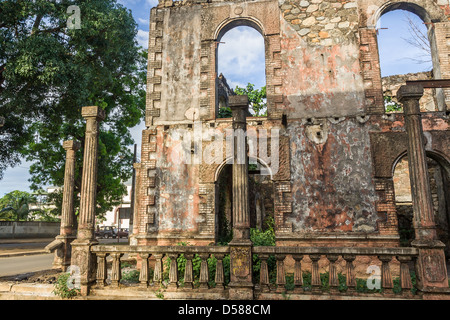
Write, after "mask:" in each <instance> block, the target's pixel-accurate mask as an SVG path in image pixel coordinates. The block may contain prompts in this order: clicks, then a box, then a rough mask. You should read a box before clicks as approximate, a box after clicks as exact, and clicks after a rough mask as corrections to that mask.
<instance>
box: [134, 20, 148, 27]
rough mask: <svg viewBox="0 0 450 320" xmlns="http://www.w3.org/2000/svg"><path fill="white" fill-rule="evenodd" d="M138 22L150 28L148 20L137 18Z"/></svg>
mask: <svg viewBox="0 0 450 320" xmlns="http://www.w3.org/2000/svg"><path fill="white" fill-rule="evenodd" d="M137 21H138V22H139V23H140V24H143V25H147V26H148V24H149V20H148V19H142V18H137Z"/></svg>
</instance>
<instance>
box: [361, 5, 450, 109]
mask: <svg viewBox="0 0 450 320" xmlns="http://www.w3.org/2000/svg"><path fill="white" fill-rule="evenodd" d="M374 6H377V5H374ZM395 10H405V11H408V12H411V13H413V14H415V15H416V16H418V17H419V18H420V19H421V20H422V21H423V22H424V23H425V24H426V27H427V34H428V41H429V43H430V47H431V59H432V65H433V77H434V79H441V78H442V72H441V63H440V59H439V53H438V44H437V39H436V33H435V30H434V23H436V22H441V21H445V20H446V18H445V15H443V14H442V12H441V11H440V9H439V8H438V7H437V6H436V4H435V3H431V2H430V1H417V0H413V1H402V0H394V1H387V2H384V3H382V4H380V5H379V6H378V7H377V8H376V10H375V11H374V12H373V14H372V15H371V16H369V17H368V19H367V26H368V27H369V28H374V29H375V28H376V26H377V23H378V21H379V20H380V18H381V17H382V16H383V15H384V14H386V13H388V12H392V11H395ZM375 43H377V41H376V42H375ZM377 45H378V44H377ZM377 52H378V49H377ZM378 66H379V64H378ZM379 72H380V74H381V68H380V70H379ZM380 77H381V76H380ZM436 99H437V104H438V109H439V110H440V111H442V110H445V109H446V103H445V97H444V93H443V90H442V89H436Z"/></svg>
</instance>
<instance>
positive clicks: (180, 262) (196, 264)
mask: <svg viewBox="0 0 450 320" xmlns="http://www.w3.org/2000/svg"><path fill="white" fill-rule="evenodd" d="M177 245H179V246H190V243H188V242H180V243H178V244H177ZM170 262H171V259H170V258H167V259H166V260H165V262H164V272H163V280H164V281H168V280H169V271H170ZM201 263H202V260H201V258H200V256H199V255H198V254H195V255H194V258H193V259H192V273H193V279H194V283H193V285H194V287H197V286H198V285H199V279H200V269H201ZM207 263H208V272H209V282H208V284H209V286H210V287H215V286H216V283H215V276H216V265H217V259H216V257H214V255H212V256H211V257H209V258H208V259H207ZM222 264H223V268H224V284H225V285H226V284H228V283H229V282H230V256H229V255H226V256H225V257H224V258H223V260H222ZM177 266H178V278H179V281H178V282H179V284H180V285H181V286H183V285H184V273H185V270H186V257H185V256H184V254H180V255H179V256H178V258H177Z"/></svg>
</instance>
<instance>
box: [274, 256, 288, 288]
mask: <svg viewBox="0 0 450 320" xmlns="http://www.w3.org/2000/svg"><path fill="white" fill-rule="evenodd" d="M285 258H286V255H284V254H276V255H275V259H276V260H277V292H283V291H284V289H285V288H284V286H285V285H286V275H285V272H284V259H285Z"/></svg>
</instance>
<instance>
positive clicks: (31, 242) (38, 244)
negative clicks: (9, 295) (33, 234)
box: [0, 238, 128, 277]
mask: <svg viewBox="0 0 450 320" xmlns="http://www.w3.org/2000/svg"><path fill="white" fill-rule="evenodd" d="M53 240H54V239H53V238H52V239H1V240H0V277H3V276H11V275H17V274H22V273H28V272H35V271H42V270H48V269H51V268H52V262H53V257H54V255H53V253H50V254H49V253H44V248H45V246H46V245H48V244H49V243H50V242H52V241H53ZM99 242H100V243H102V244H117V243H121V244H126V243H127V242H128V239H120V242H118V240H117V239H99ZM2 255H4V256H3V257H2ZM8 255H17V256H8Z"/></svg>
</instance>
